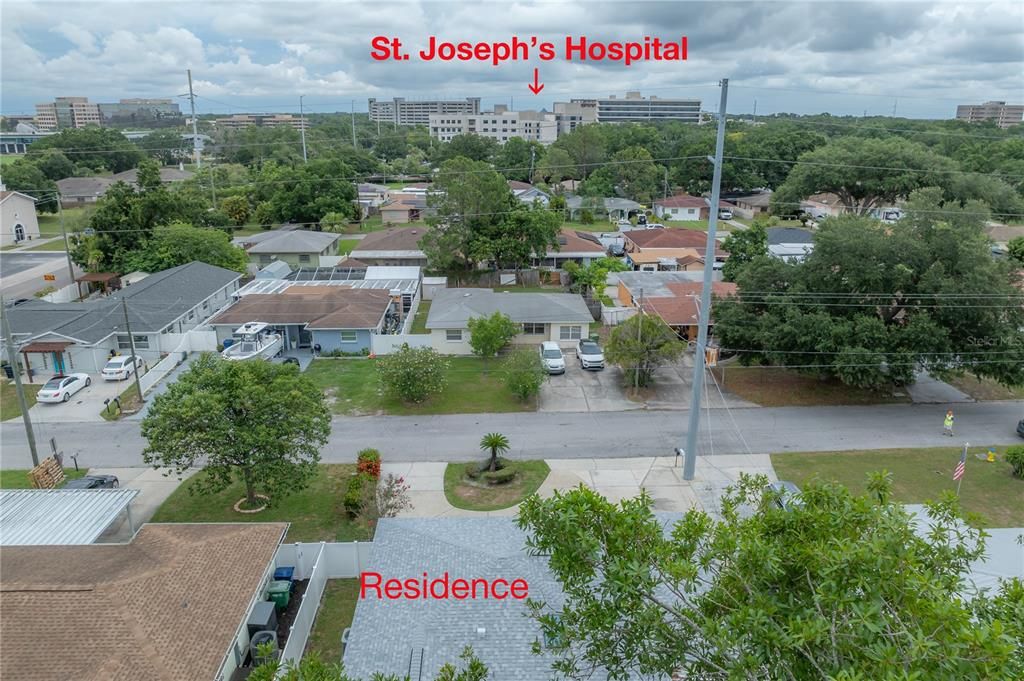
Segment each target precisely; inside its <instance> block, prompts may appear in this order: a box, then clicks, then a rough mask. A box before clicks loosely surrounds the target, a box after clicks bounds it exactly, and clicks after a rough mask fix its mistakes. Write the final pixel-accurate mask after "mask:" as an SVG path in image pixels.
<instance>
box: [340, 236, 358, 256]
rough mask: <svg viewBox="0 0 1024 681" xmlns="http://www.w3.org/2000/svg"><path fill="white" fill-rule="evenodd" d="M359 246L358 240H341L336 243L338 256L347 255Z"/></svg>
mask: <svg viewBox="0 0 1024 681" xmlns="http://www.w3.org/2000/svg"><path fill="white" fill-rule="evenodd" d="M358 245H359V239H341V240H339V241H338V255H348V254H349V253H351V252H352V249H353V248H355V247H356V246H358Z"/></svg>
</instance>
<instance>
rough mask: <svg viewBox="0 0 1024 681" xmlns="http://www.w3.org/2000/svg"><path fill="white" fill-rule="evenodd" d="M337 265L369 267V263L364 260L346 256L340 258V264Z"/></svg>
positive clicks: (355, 268) (354, 267)
mask: <svg viewBox="0 0 1024 681" xmlns="http://www.w3.org/2000/svg"><path fill="white" fill-rule="evenodd" d="M335 267H349V268H351V269H353V270H365V269H366V268H367V267H369V265H367V264H366V263H365V262H363V261H362V260H356V259H355V258H348V257H346V258H342V259H341V260H339V261H338V264H337V265H335Z"/></svg>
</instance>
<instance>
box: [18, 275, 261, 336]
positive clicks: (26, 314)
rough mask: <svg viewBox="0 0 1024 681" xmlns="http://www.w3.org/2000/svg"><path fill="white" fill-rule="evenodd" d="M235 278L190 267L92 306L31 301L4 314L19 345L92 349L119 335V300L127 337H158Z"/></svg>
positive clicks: (149, 279) (150, 278)
mask: <svg viewBox="0 0 1024 681" xmlns="http://www.w3.org/2000/svg"><path fill="white" fill-rule="evenodd" d="M241 276H242V275H241V274H239V273H238V272H233V271H231V270H227V269H224V268H223V267H216V266H214V265H208V264H206V263H204V262H199V261H195V262H190V263H186V264H184V265H179V266H178V267H172V268H171V269H169V270H164V271H162V272H156V273H154V274H151V275H149V276H148V277H146V278H145V279H143V280H142V281H139V282H137V283H135V284H132V285H131V286H127V287H125V288H123V289H121V290H120V291H115V292H114V293H112V294H110V295H108V296H105V297H103V298H100V299H98V300H89V301H86V302H84V303H48V302H46V301H44V300H33V301H29V302H27V303H22V304H21V305H18V306H17V307H15V308H12V309H10V310H9V311H7V314H8V315H10V320H11V328H12V330H13V333H14V334H16V335H15V338H17V339H18V340H19V341H23V340H28V339H29V338H32V337H36V336H40V335H43V334H47V333H55V334H58V335H60V336H65V337H67V338H71V339H73V340H75V341H80V342H83V343H98V342H99V341H101V340H103V339H104V338H106V337H107V336H109V335H110V334H112V333H115V332H118V331H121V330H122V329H123V327H124V316H123V311H122V306H121V299H122V298H125V299H127V300H128V317H129V320H130V321H131V326H132V332H133V333H158V332H160V331H162V330H163V329H164V328H165V327H166V326H167V325H168V324H170V323H171V322H173V321H174V320H175V319H177V318H178V317H180V316H181V315H183V314H185V313H186V312H188V311H189V310H190V309H192V308H193V307H195V306H196V305H198V304H199V303H201V302H202V301H204V300H205V299H207V298H209V297H210V296H211V295H213V294H214V293H216V292H217V291H219V290H220V289H221V288H223V287H225V286H227V285H228V284H230V283H231V282H232V281H235V280H237V279H240V278H241ZM22 334H28V336H27V337H26V336H23V335H22Z"/></svg>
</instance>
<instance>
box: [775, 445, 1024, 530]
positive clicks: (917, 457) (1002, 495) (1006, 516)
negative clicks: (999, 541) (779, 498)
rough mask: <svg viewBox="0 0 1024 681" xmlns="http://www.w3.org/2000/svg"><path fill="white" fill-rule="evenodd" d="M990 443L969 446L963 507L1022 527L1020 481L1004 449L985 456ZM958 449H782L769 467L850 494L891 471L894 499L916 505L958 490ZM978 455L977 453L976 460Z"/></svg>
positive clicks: (992, 522) (991, 521) (990, 521)
mask: <svg viewBox="0 0 1024 681" xmlns="http://www.w3.org/2000/svg"><path fill="white" fill-rule="evenodd" d="M987 449H988V447H985V446H981V447H978V446H975V447H971V448H970V450H969V453H968V457H967V466H966V474H965V475H964V477H963V479H962V484H961V486H960V501H961V503H962V504H963V507H964V510H965V511H968V512H969V513H972V514H975V515H976V516H977V518H976V522H977V524H978V525H979V526H981V527H1020V526H1022V525H1024V480H1020V479H1017V478H1014V477H1013V476H1012V474H1011V467H1010V464H1009V463H1007V462H1006V461H1004V460H1003V454H1004V453H1005V451H1006V447H995V450H996V452H997V455H996V462H995V463H989V462H987V461H985V460H984V457H985V453H986V450H987ZM960 451H961V449H960V447H956V446H950V447H927V448H921V449H878V450H859V451H849V452H786V453H783V454H772V466H774V468H775V473H776V474H777V475H778V476H779V479H782V480H792V481H793V482H795V483H797V485H803V484H804V483H805V482H806V481H807V480H809V479H811V478H813V477H814V476H819V477H821V478H823V479H826V480H835V481H837V482H839V483H841V484H843V485H844V486H846V487H847V488H848V489H849V490H850V491H851V492H853V493H854V494H862V493H864V492H865V491H866V482H867V474H868V473H869V472H871V471H880V470H882V469H885V470H887V471H889V472H890V473H892V496H893V500H895V501H899V502H902V503H907V504H920V503H923V502H924V501H926V500H929V499H932V500H934V499H937V498H938V497H939V495H941V494H942V493H943V492H947V491H949V492H956V488H957V483H956V481H955V480H953V469H954V468H955V467H956V464H957V462H958V461H959V460H960ZM978 457H981V458H980V459H979V458H978Z"/></svg>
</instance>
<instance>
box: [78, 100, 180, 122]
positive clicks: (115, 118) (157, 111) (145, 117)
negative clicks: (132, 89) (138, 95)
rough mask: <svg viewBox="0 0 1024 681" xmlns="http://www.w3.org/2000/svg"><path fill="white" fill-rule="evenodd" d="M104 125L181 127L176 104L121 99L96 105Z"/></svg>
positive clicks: (164, 101)
mask: <svg viewBox="0 0 1024 681" xmlns="http://www.w3.org/2000/svg"><path fill="white" fill-rule="evenodd" d="M98 106H99V108H100V116H101V117H102V119H103V123H104V125H143V126H154V125H156V126H166V125H182V124H183V123H184V118H183V117H182V115H181V109H180V108H179V106H178V103H177V102H175V101H174V100H171V99H122V100H121V101H119V102H117V103H116V104H114V103H110V104H103V103H102V102H101V103H100V104H99V105H98Z"/></svg>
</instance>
